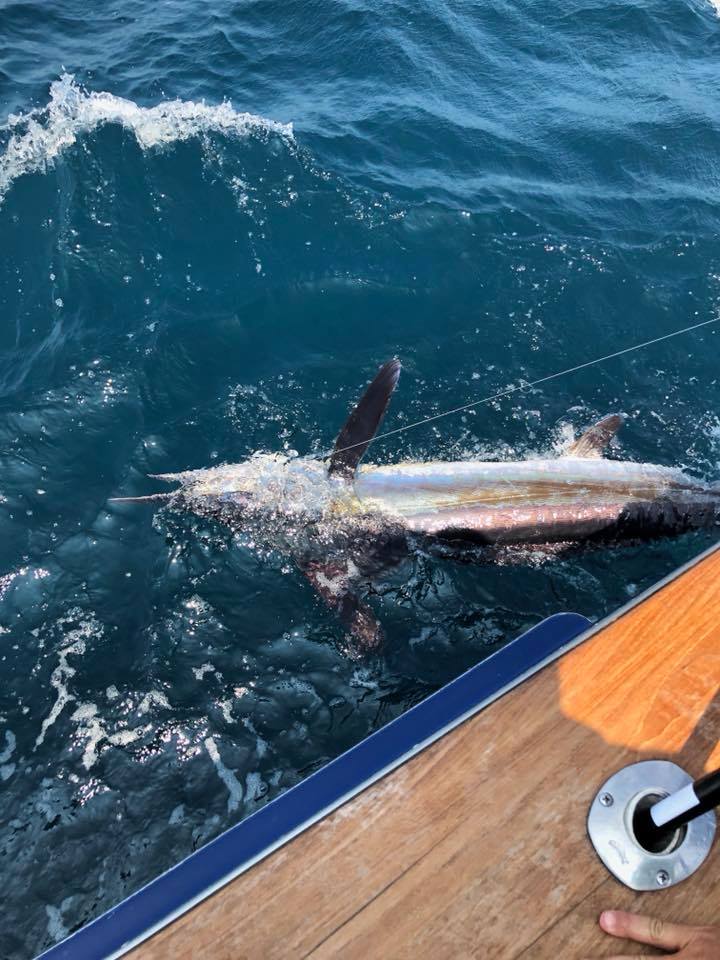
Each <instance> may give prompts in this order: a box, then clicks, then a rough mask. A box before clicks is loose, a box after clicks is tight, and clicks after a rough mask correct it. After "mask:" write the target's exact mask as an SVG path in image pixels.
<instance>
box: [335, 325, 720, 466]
mask: <svg viewBox="0 0 720 960" xmlns="http://www.w3.org/2000/svg"><path fill="white" fill-rule="evenodd" d="M718 322H720V316H718V317H713V319H712V320H702V321H701V322H700V323H694V324H693V325H692V326H691V327H683V328H682V329H681V330H673V332H672V333H665V334H663V336H662V337H655V338H654V339H653V340H645V341H644V342H643V343H635V344H633V346H631V347H625V348H624V349H623V350H616V351H615V352H614V353H608V354H606V355H605V356H604V357H596V358H595V359H594V360H587V361H586V362H585V363H579V364H577V366H575V367H568V368H567V369H566V370H559V371H558V372H557V373H551V374H548V376H546V377H540V379H539V380H531V381H530V382H529V383H527V382H523V383H520V384H518V385H517V386H515V387H507V388H506V389H505V390H500V392H499V393H494V394H492V396H490V397H483V398H482V400H473V401H472V402H471V403H464V404H463V405H462V406H461V407H453V408H452V409H451V410H445V411H443V412H442V413H436V414H434V415H433V416H432V417H425V419H424V420H416V421H415V422H414V423H406V424H405V426H403V427H396V428H395V429H394V430H387V431H386V432H385V433H378V434H377V435H376V436H374V437H372V438H371V439H370V440H361V441H360V442H359V443H351V444H350V445H349V446H347V447H342V448H341V449H340V450H332V451H328V453H327V454H326V456H329V455H330V454H331V453H344V452H345V451H346V450H353V449H354V448H355V447H362V446H363V445H364V444H371V443H375V441H376V440H385V439H386V438H387V437H393V436H396V435H397V434H399V433H405V431H406V430H413V429H414V428H415V427H422V426H424V425H425V424H426V423H432V422H433V421H435V420H442V418H443V417H450V416H452V415H453V414H454V413H462V412H463V411H464V410H472V408H473V407H479V406H480V405H481V404H483V403H492V401H493V400H500V399H501V398H502V397H508V396H510V394H511V393H517V392H518V391H519V390H529V389H530V388H531V387H537V386H538V384H541V383H547V382H548V380H556V379H557V378H558V377H564V376H566V375H567V374H569V373H575V372H576V371H577V370H584V369H585V368H586V367H593V366H595V365H596V364H598V363H604V362H605V361H606V360H612V359H614V358H615V357H622V356H623V355H624V354H626V353H632V352H633V351H634V350H642V349H643V348H644V347H651V346H652V345H653V344H654V343H661V342H662V341H663V340H670V339H671V338H672V337H679V336H680V335H681V334H683V333H691V332H692V331H693V330H699V329H700V327H707V326H708V325H709V324H711V323H718Z"/></svg>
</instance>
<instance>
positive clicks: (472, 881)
mask: <svg viewBox="0 0 720 960" xmlns="http://www.w3.org/2000/svg"><path fill="white" fill-rule="evenodd" d="M719 611H720V552H714V553H713V554H711V555H710V556H709V557H707V558H706V559H705V560H703V561H702V562H701V563H700V564H698V565H697V566H696V567H694V568H692V569H691V570H689V571H688V572H686V573H685V574H683V575H682V576H681V577H680V578H679V579H677V580H675V581H673V582H671V583H670V584H669V585H667V586H665V587H664V588H662V589H661V590H660V591H658V592H657V593H656V594H655V595H653V596H652V597H650V598H649V599H648V600H646V601H645V602H644V603H642V604H641V605H639V606H637V607H635V608H633V609H632V610H631V611H629V612H628V613H626V614H625V615H623V616H622V617H621V618H620V619H618V620H617V621H615V622H614V623H612V624H611V625H610V626H608V627H606V628H605V629H603V630H602V631H601V632H599V633H597V634H596V635H595V636H594V637H592V638H591V639H590V640H588V641H587V642H586V643H584V644H583V645H581V646H580V647H578V648H577V649H576V650H574V651H573V652H571V653H570V654H568V655H566V656H565V657H564V658H563V659H561V660H560V661H558V662H557V663H556V664H553V665H551V666H549V667H547V668H546V669H545V670H543V671H541V672H540V673H539V674H537V675H536V676H535V677H533V678H532V679H530V680H528V681H527V682H526V683H525V684H523V685H522V686H520V687H518V688H516V689H515V690H513V691H512V692H511V693H509V694H507V695H506V696H505V697H504V698H502V699H501V700H499V701H497V702H496V703H494V704H493V705H492V706H491V707H489V708H488V709H487V710H485V711H483V712H482V713H480V714H478V715H477V716H475V717H473V718H472V719H470V720H468V721H467V722H466V723H464V724H463V725H462V726H461V727H459V728H457V729H456V730H454V731H453V732H452V733H450V734H448V735H447V736H446V737H444V738H443V739H442V740H440V741H438V742H436V743H435V744H433V745H432V746H431V747H429V748H428V749H427V750H425V751H423V753H421V754H420V755H418V756H417V757H415V758H414V759H413V760H411V761H409V762H408V763H407V764H405V765H404V766H403V767H401V768H400V769H399V770H396V771H395V772H394V773H392V774H390V775H388V776H387V777H386V778H384V779H383V780H381V781H380V782H379V783H377V784H375V785H374V786H372V787H370V788H369V789H367V790H366V791H365V792H364V793H362V794H361V795H360V796H359V797H357V798H355V800H353V801H351V802H350V803H348V804H346V805H345V806H344V807H342V808H341V809H340V810H337V811H336V812H335V813H334V814H332V815H330V816H329V817H327V818H326V819H324V820H323V821H321V822H320V823H318V824H316V825H315V826H314V827H312V828H311V829H310V830H308V831H306V832H305V833H304V834H302V835H300V836H299V837H297V838H296V839H295V840H293V841H292V842H291V843H290V844H288V845H286V846H285V847H283V848H282V849H280V850H279V851H277V852H276V853H274V854H273V855H272V856H270V857H268V858H267V859H266V860H264V861H263V862H262V863H260V864H258V865H257V866H255V867H254V868H253V869H252V870H250V871H249V872H248V873H246V874H243V875H242V876H240V877H238V878H237V879H236V880H234V881H232V883H230V884H228V885H227V886H226V887H224V888H223V889H222V890H220V891H218V892H217V893H216V894H215V895H214V896H212V897H210V898H209V899H208V900H206V901H204V902H203V903H202V904H200V905H199V906H198V907H196V908H195V909H194V910H192V911H191V912H189V913H188V914H186V915H184V916H183V917H181V918H180V919H179V920H177V921H176V922H175V923H174V924H172V925H171V926H170V927H168V928H166V929H165V930H163V931H160V932H159V933H158V934H156V935H155V936H154V937H153V938H152V939H151V940H149V941H148V942H147V943H145V944H143V945H141V946H140V947H138V948H136V950H135V951H133V953H132V954H131V956H133V957H134V958H135V960H141V958H142V960H161V958H173V960H182V958H190V957H196V956H205V955H207V956H212V957H213V958H225V957H227V958H231V957H232V958H233V960H238V958H241V957H247V958H252V960H254V958H283V957H293V958H294V957H306V956H312V957H313V958H315V960H321V958H329V957H336V956H342V957H343V958H346V957H347V958H353V957H362V958H363V960H366V958H367V957H368V956H370V957H383V958H395V957H397V958H404V957H408V958H409V957H411V956H412V957H414V958H415V957H427V958H430V957H432V958H433V960H441V958H446V957H447V958H463V957H493V958H501V960H503V958H515V957H521V956H528V957H529V956H532V957H533V960H536V958H545V957H547V958H548V960H549V958H557V957H560V956H563V957H564V956H568V957H582V956H586V955H594V956H607V955H609V954H611V953H612V952H617V946H618V945H617V942H615V943H613V942H611V941H610V938H607V937H604V935H603V934H602V933H600V932H599V930H598V928H597V925H596V919H597V914H598V912H599V910H600V909H601V908H603V907H632V908H638V909H644V910H646V911H653V910H654V911H660V912H661V913H662V914H663V915H667V916H669V917H672V918H675V919H682V920H686V921H688V922H694V921H697V922H710V921H711V920H713V919H717V917H718V916H719V915H720V871H719V870H718V867H719V866H720V858H718V856H717V853H715V852H714V853H713V854H712V855H711V857H710V858H709V860H708V862H707V863H706V864H705V865H704V866H703V868H702V870H701V872H700V873H699V874H698V875H696V877H695V878H693V879H691V880H690V881H687V882H686V883H685V884H682V885H680V886H678V887H675V888H673V889H671V890H664V891H661V892H657V893H651V894H633V893H632V892H631V891H627V890H625V889H624V888H622V887H621V886H620V885H619V884H618V883H616V882H615V881H614V880H613V879H612V878H611V877H609V875H608V874H607V872H606V871H605V868H604V867H603V866H602V864H601V863H600V862H599V860H597V858H596V857H595V854H594V852H593V851H592V848H591V847H590V844H589V842H588V840H587V837H586V832H585V820H586V816H587V811H588V807H589V804H590V801H591V799H592V797H593V796H594V793H595V791H596V790H597V787H598V785H599V784H600V783H601V782H602V781H603V780H604V779H605V778H606V777H607V776H608V775H609V774H610V773H612V772H613V771H615V770H616V769H618V768H619V767H621V766H623V765H625V764H627V763H632V762H634V761H636V760H641V759H648V758H656V757H668V758H672V759H674V760H675V761H676V762H678V763H680V764H681V765H682V766H684V767H685V769H687V770H688V771H689V772H690V773H691V774H693V775H694V776H697V775H699V774H700V773H701V772H702V771H703V769H707V768H710V767H711V766H712V765H713V764H716V765H717V764H718V762H720V757H719V755H718V752H717V746H716V745H717V732H718V730H719V729H720V726H718V721H720V700H719V698H718V690H719V689H720V615H718V612H719ZM700 884H702V890H703V896H699V895H698V889H699V885H700ZM623 950H624V952H625V953H627V954H632V953H637V952H645V953H647V952H648V950H647V948H643V950H633V949H632V948H631V947H627V948H625V947H624V946H623Z"/></svg>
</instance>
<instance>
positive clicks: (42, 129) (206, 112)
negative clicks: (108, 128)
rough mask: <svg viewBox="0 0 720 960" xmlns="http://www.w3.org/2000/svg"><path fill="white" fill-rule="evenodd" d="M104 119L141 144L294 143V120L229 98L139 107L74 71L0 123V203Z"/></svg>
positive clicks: (102, 123) (144, 145)
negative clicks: (84, 82) (208, 137)
mask: <svg viewBox="0 0 720 960" xmlns="http://www.w3.org/2000/svg"><path fill="white" fill-rule="evenodd" d="M105 124H119V125H120V126H122V127H123V128H124V129H126V130H128V131H130V132H131V133H132V134H133V135H134V136H135V139H136V140H137V142H138V144H139V145H140V147H142V148H143V149H150V148H153V147H161V146H167V145H168V144H171V143H177V142H178V141H182V140H189V139H191V138H193V137H198V136H202V135H204V134H208V133H220V134H222V135H224V136H227V137H247V136H259V137H266V136H268V135H270V134H275V135H277V136H280V137H282V138H283V139H284V140H286V141H287V142H288V143H293V142H294V137H293V128H292V124H291V123H280V122H278V121H275V120H266V119H265V118H264V117H259V116H257V115H255V114H252V113H244V112H238V111H236V110H234V109H233V106H232V104H231V103H230V101H229V100H225V101H223V102H222V103H219V104H214V105H213V104H207V103H204V102H203V101H200V102H195V101H193V100H163V101H162V102H161V103H158V104H157V105H156V106H154V107H141V106H139V105H138V104H137V103H135V102H134V101H133V100H126V99H125V98H124V97H117V96H115V95H114V94H112V93H106V92H99V93H98V92H88V91H86V90H84V89H83V88H82V87H81V86H80V85H79V84H78V83H76V82H75V78H74V77H73V76H72V75H70V74H63V75H62V76H61V77H60V79H59V80H56V81H55V82H54V83H52V84H51V85H50V100H49V102H48V104H47V106H45V107H42V108H39V109H36V110H31V111H28V112H27V113H20V114H12V115H11V116H10V117H9V118H8V120H7V122H6V123H5V125H4V126H3V127H2V128H0V129H2V131H4V132H7V133H9V138H8V140H7V146H6V148H5V151H4V153H2V154H1V155H0V202H2V200H3V198H4V197H5V195H6V193H7V191H8V189H9V188H10V186H11V185H12V183H13V182H14V181H15V180H16V179H17V178H18V177H21V176H23V175H24V174H28V173H37V172H44V171H45V170H47V168H48V167H49V166H51V165H52V163H53V162H54V160H55V159H56V158H57V157H58V156H60V154H61V153H62V152H63V151H64V150H66V149H67V148H68V147H70V146H72V145H73V144H74V143H75V142H76V140H77V139H78V137H80V136H82V135H84V134H88V133H92V132H93V131H94V130H96V129H97V128H98V127H101V126H103V125H105Z"/></svg>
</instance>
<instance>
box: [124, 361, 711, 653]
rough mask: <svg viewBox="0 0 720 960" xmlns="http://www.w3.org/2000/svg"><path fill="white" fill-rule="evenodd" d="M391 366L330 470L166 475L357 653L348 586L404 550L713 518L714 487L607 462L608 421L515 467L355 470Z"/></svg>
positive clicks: (294, 463)
mask: <svg viewBox="0 0 720 960" xmlns="http://www.w3.org/2000/svg"><path fill="white" fill-rule="evenodd" d="M399 373H400V364H399V361H397V360H392V361H390V362H388V363H386V364H384V365H383V366H382V367H381V368H380V370H379V372H378V374H377V375H376V377H375V379H374V380H373V381H372V383H371V384H370V386H369V387H368V389H367V390H366V392H365V394H364V395H363V397H362V399H361V400H360V401H359V403H358V404H357V406H356V407H355V409H354V410H353V411H352V413H351V415H350V417H349V419H348V421H347V423H346V424H345V426H344V427H343V429H342V430H341V432H340V435H339V436H338V439H337V441H336V444H335V450H334V452H333V454H332V456H331V457H330V461H329V464H327V463H325V462H323V461H320V460H317V459H313V458H303V457H293V458H289V457H285V456H281V455H278V454H256V455H255V456H253V457H251V458H250V459H248V460H246V461H244V462H243V463H239V464H228V465H223V466H219V467H214V468H211V469H207V470H192V471H187V472H184V473H175V474H163V475H161V477H160V478H159V479H163V480H167V481H176V482H178V483H179V484H180V488H179V489H178V490H177V491H175V492H174V493H171V494H160V495H156V496H155V497H149V498H137V499H151V500H152V499H168V500H169V501H170V502H171V504H172V505H174V506H177V507H181V508H185V509H189V510H191V511H193V512H195V513H198V514H201V515H203V516H209V517H213V518H215V519H217V520H220V521H221V522H223V523H225V524H227V525H228V526H230V527H231V528H233V529H236V530H242V531H245V532H249V533H250V534H251V537H252V540H253V542H255V543H256V544H258V545H263V546H265V547H268V548H270V549H273V550H277V551H280V552H281V553H284V554H288V555H291V556H292V557H294V559H295V560H296V562H297V563H298V565H299V567H300V568H301V569H302V570H303V572H304V573H305V575H306V576H307V578H308V580H309V581H310V582H311V583H312V584H313V586H314V587H315V589H316V590H317V591H318V593H319V594H320V595H321V596H322V597H323V599H324V600H325V601H326V603H327V604H328V605H329V606H330V607H332V608H333V609H334V610H335V611H336V612H337V613H338V614H339V616H340V618H341V620H342V621H343V623H344V624H345V626H346V628H347V629H348V630H349V631H350V633H351V634H352V635H354V636H355V637H356V638H357V639H358V640H360V641H361V643H362V645H363V647H365V648H370V647H373V646H376V645H377V644H378V643H379V642H380V639H381V636H382V631H381V628H380V625H379V624H378V623H377V621H376V619H375V617H374V614H373V613H372V610H371V609H370V607H369V606H368V605H367V604H365V603H364V602H363V601H362V600H361V599H360V598H359V596H358V594H357V592H356V587H357V585H358V583H359V582H360V581H361V580H362V579H363V578H364V577H367V576H368V575H369V573H370V572H371V571H372V570H373V569H377V567H378V566H379V565H380V564H382V563H387V562H388V561H389V560H391V559H394V558H397V557H399V556H402V555H403V554H404V553H405V552H406V551H407V550H408V549H410V548H411V547H412V545H413V544H414V543H418V542H420V543H424V544H430V545H433V544H440V545H442V546H443V547H444V548H445V549H446V550H450V551H451V552H452V551H454V550H455V549H459V550H462V549H463V548H465V549H466V548H467V546H468V545H472V546H475V547H477V546H482V547H486V548H488V550H489V551H492V550H494V551H497V550H499V549H506V550H512V549H515V550H517V549H518V548H527V547H531V546H535V545H550V544H556V545H571V544H575V543H586V542H608V541H618V540H622V539H635V540H636V539H638V538H649V537H657V536H663V535H674V534H679V533H681V532H683V531H686V530H689V529H696V528H700V527H709V526H712V525H714V524H716V523H718V522H719V521H720V489H719V488H717V487H712V486H708V485H706V484H703V483H701V482H699V481H697V480H695V479H693V478H692V477H689V476H688V475H687V474H685V473H683V472H682V471H681V470H679V469H676V468H672V467H662V466H656V465H653V464H641V463H630V462H623V461H617V460H606V459H603V458H602V456H601V453H602V450H603V449H604V447H605V446H606V445H607V444H608V443H609V441H610V440H611V439H612V437H613V436H614V434H615V433H616V432H617V430H618V429H619V427H620V426H621V424H622V418H621V417H620V416H618V415H611V416H608V417H605V418H604V419H603V420H601V421H600V422H599V423H598V424H595V426H593V427H591V428H590V429H589V430H587V431H586V432H585V433H584V434H583V435H582V437H580V439H579V440H576V441H575V443H573V444H572V445H571V446H570V447H569V448H568V450H567V451H566V453H565V455H564V456H561V457H557V458H554V459H532V460H523V461H517V462H477V461H460V462H454V463H452V462H443V461H434V462H428V463H421V462H408V463H399V464H393V465H389V466H374V465H365V466H360V465H359V461H360V459H361V457H362V455H363V454H364V452H365V450H366V448H367V446H368V444H369V443H370V441H371V440H372V437H373V436H374V434H375V432H376V431H377V429H378V427H379V425H380V423H381V422H382V419H383V417H384V415H385V412H386V410H387V406H388V403H389V400H390V396H391V394H392V391H393V389H394V387H395V385H396V383H397V380H398V377H399Z"/></svg>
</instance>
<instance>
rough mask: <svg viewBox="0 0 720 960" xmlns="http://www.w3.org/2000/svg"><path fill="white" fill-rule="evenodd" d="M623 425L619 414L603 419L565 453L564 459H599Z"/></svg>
mask: <svg viewBox="0 0 720 960" xmlns="http://www.w3.org/2000/svg"><path fill="white" fill-rule="evenodd" d="M622 425H623V418H622V416H621V415H620V414H619V413H611V414H610V415H609V416H607V417H603V418H602V420H599V421H598V422H597V423H596V424H595V425H594V426H592V427H590V428H589V429H588V430H586V431H585V433H584V434H583V435H582V436H581V437H580V438H579V439H578V440H576V441H575V442H574V443H571V444H570V446H569V447H568V448H567V450H566V451H565V454H564V456H566V457H601V456H602V453H603V450H604V449H605V447H606V446H607V445H608V444H609V443H610V441H611V440H612V438H613V437H614V436H615V434H616V433H617V432H618V430H619V429H620V427H621V426H622Z"/></svg>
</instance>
